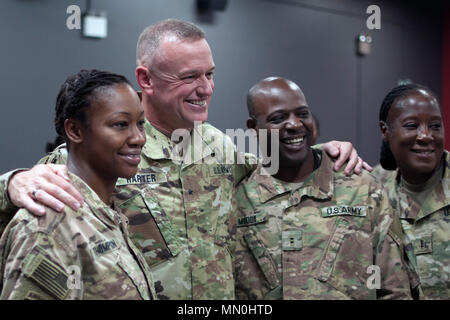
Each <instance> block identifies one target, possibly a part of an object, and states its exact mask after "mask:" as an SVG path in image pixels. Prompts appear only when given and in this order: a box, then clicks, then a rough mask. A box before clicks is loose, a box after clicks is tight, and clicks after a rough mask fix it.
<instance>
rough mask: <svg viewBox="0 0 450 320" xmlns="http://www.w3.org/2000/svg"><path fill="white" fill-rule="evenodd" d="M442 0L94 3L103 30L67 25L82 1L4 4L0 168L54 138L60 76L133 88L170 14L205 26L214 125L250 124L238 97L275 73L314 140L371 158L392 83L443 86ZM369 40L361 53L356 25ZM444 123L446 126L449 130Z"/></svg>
mask: <svg viewBox="0 0 450 320" xmlns="http://www.w3.org/2000/svg"><path fill="white" fill-rule="evenodd" d="M443 3H444V2H441V1H423V2H413V1H392V0H390V1H374V0H370V1H365V0H314V1H313V0H228V5H227V7H226V10H225V11H215V12H209V13H199V12H198V10H197V8H196V1H194V0H127V1H125V0H92V2H91V4H92V9H99V10H103V11H105V12H106V13H107V17H108V37H107V38H106V39H103V40H97V39H86V38H82V37H81V35H80V34H81V31H80V30H68V29H67V28H66V19H67V18H68V17H69V15H68V14H66V9H67V7H68V6H69V5H71V4H76V5H79V6H80V8H81V10H82V11H84V10H85V8H86V1H84V0H83V1H81V0H1V2H0V39H1V45H0V48H1V50H0V64H1V65H0V95H1V102H0V152H1V157H0V172H5V171H7V170H10V169H13V168H18V167H30V166H32V165H33V164H34V163H35V162H36V161H37V160H38V159H39V158H40V157H42V156H43V155H44V153H45V144H46V142H47V141H49V140H52V139H53V138H54V137H55V131H54V127H53V112H54V103H55V99H56V94H57V92H58V90H59V86H60V85H61V83H62V82H63V81H64V79H65V78H66V77H67V76H68V75H69V74H72V73H75V72H77V71H78V70H79V69H81V68H98V69H105V70H110V71H114V72H117V73H122V74H124V75H125V76H127V77H128V78H129V79H130V80H132V83H133V84H134V85H135V87H136V89H137V88H138V86H137V84H136V81H135V77H134V68H135V47H136V42H137V39H138V36H139V34H140V32H141V31H142V30H143V29H144V28H145V27H146V26H147V25H149V24H152V23H154V22H156V21H158V20H162V19H165V18H179V19H184V20H188V21H192V22H194V23H196V24H198V25H199V26H201V27H202V28H203V29H204V30H205V31H206V34H207V39H208V41H209V44H210V46H211V49H212V51H213V57H214V61H215V64H216V69H217V70H216V75H215V86H216V87H215V93H214V96H213V99H212V102H211V106H210V113H209V122H210V123H212V124H213V125H215V126H216V127H218V128H219V129H222V130H223V131H225V129H227V128H245V120H246V117H247V111H246V107H245V101H246V100H245V98H246V94H247V91H248V89H249V88H250V86H251V85H253V84H254V83H255V82H257V81H259V80H261V79H262V78H265V77H267V76H270V75H279V76H283V77H286V78H289V79H291V80H293V81H295V82H297V83H298V84H299V85H300V86H301V88H302V89H303V91H304V93H305V95H306V98H307V101H308V103H309V105H310V107H311V110H312V111H313V113H314V114H316V116H317V117H318V118H319V119H320V126H321V136H320V140H319V142H323V141H328V140H330V139H337V140H348V141H352V142H353V143H354V144H355V145H356V146H357V148H358V151H359V153H360V154H361V155H362V156H363V157H364V159H366V160H367V161H368V162H370V163H371V164H376V163H377V162H378V151H379V146H380V133H379V129H378V111H379V106H380V104H381V101H382V99H383V97H384V96H385V95H386V93H387V92H388V91H389V90H390V89H391V88H392V87H394V86H395V85H396V84H397V82H398V81H399V80H405V79H410V80H412V81H414V82H418V83H421V84H424V85H427V86H429V87H430V88H431V89H432V90H433V91H434V92H436V93H437V94H438V95H439V96H440V95H441V94H442V90H443V89H442V88H443V84H442V75H443V72H442V65H443V43H444V42H443V39H444V37H443V30H444V27H443V26H444V14H443V13H444V8H443V7H444V4H443ZM371 4H376V5H378V6H379V7H380V8H381V30H368V29H367V27H366V19H367V18H368V17H369V14H366V8H367V7H368V6H369V5H371ZM361 32H362V33H365V34H368V35H371V36H372V38H373V43H372V51H371V53H370V55H368V56H365V57H358V56H357V55H356V44H355V39H356V37H357V35H358V34H359V33H361ZM449 130H450V129H449Z"/></svg>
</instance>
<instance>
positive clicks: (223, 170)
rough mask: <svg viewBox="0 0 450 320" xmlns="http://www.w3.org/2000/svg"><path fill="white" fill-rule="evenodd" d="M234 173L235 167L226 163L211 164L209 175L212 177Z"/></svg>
mask: <svg viewBox="0 0 450 320" xmlns="http://www.w3.org/2000/svg"><path fill="white" fill-rule="evenodd" d="M232 174H233V169H232V167H231V166H226V165H210V166H209V175H210V176H211V177H215V176H231V175H232Z"/></svg>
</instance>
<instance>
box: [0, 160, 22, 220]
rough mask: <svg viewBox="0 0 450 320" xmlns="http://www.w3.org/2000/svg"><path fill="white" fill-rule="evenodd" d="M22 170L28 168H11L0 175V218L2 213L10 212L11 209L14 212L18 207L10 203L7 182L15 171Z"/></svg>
mask: <svg viewBox="0 0 450 320" xmlns="http://www.w3.org/2000/svg"><path fill="white" fill-rule="evenodd" d="M23 170H28V169H16V170H12V171H9V172H7V173H5V174H2V175H1V176H0V218H1V216H2V214H3V213H6V212H11V211H13V212H15V211H17V209H18V208H17V207H16V206H14V205H13V204H12V202H11V200H10V199H9V197H8V190H7V189H8V183H9V180H10V179H11V177H12V176H13V175H15V174H16V173H18V172H20V171H23Z"/></svg>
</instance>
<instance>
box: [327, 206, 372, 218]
mask: <svg viewBox="0 0 450 320" xmlns="http://www.w3.org/2000/svg"><path fill="white" fill-rule="evenodd" d="M366 215H367V207H366V206H343V205H341V206H331V207H325V208H322V217H323V218H328V217H334V216H356V217H365V216H366Z"/></svg>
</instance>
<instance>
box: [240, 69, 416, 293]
mask: <svg viewBox="0 0 450 320" xmlns="http://www.w3.org/2000/svg"><path fill="white" fill-rule="evenodd" d="M248 106H249V113H250V118H249V120H248V121H247V125H248V126H249V127H251V128H255V129H268V130H269V131H271V130H274V129H278V130H279V135H280V143H279V149H280V170H279V172H278V173H277V174H275V175H274V176H270V175H268V174H267V173H266V172H265V169H264V167H263V166H261V165H259V166H258V168H257V169H256V171H255V172H253V174H252V175H251V176H250V177H249V178H247V179H245V180H244V181H243V182H242V183H241V184H240V186H239V187H238V190H237V197H236V198H237V201H238V222H237V239H238V241H237V247H236V262H235V277H236V296H237V298H239V299H311V300H316V299H376V298H378V299H380V298H384V299H410V298H411V296H410V288H409V286H410V285H409V281H408V275H407V273H406V270H405V268H404V262H403V260H402V254H401V252H402V242H401V239H400V236H401V228H400V225H399V221H398V218H397V219H396V218H395V216H394V212H393V209H392V208H391V207H390V205H389V202H388V198H387V196H386V194H385V192H384V191H383V189H382V187H381V186H380V185H379V184H377V183H376V181H375V179H373V177H371V176H370V175H369V174H367V173H363V174H362V175H361V176H355V175H353V176H351V177H347V176H345V175H344V174H343V173H342V172H333V170H332V166H333V163H332V161H331V159H330V158H329V157H328V156H327V155H325V154H322V153H321V152H320V151H317V150H314V151H313V150H312V149H310V148H309V146H310V142H309V141H310V139H311V136H312V119H311V114H310V112H309V109H308V107H307V103H306V99H305V97H304V95H303V93H302V92H301V90H300V88H299V87H298V86H297V85H296V84H295V83H293V82H291V81H289V80H286V79H283V78H278V77H271V78H267V79H264V80H262V81H261V82H259V83H257V84H256V85H255V86H254V87H253V88H252V89H250V92H249V98H248ZM269 134H270V133H269ZM372 275H374V276H373V279H372V277H371V276H372ZM377 276H379V281H377V280H375V279H376V277H377Z"/></svg>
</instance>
